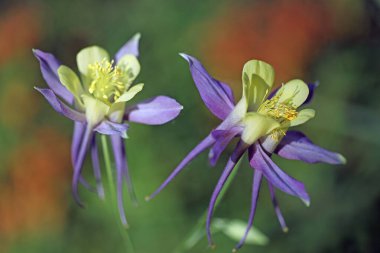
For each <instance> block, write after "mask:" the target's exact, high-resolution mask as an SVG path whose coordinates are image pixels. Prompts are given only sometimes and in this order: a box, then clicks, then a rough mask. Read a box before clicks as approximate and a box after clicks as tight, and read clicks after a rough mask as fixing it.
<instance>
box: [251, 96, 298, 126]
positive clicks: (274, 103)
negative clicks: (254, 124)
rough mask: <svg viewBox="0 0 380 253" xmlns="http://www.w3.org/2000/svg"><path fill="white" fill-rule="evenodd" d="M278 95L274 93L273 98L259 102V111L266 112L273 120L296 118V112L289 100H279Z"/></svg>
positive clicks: (281, 120)
mask: <svg viewBox="0 0 380 253" xmlns="http://www.w3.org/2000/svg"><path fill="white" fill-rule="evenodd" d="M279 99H280V95H275V96H274V97H273V98H271V99H268V100H266V101H265V102H264V103H262V104H261V106H260V108H259V110H258V111H259V112H261V113H263V114H266V115H268V116H270V117H272V118H274V119H275V120H279V121H280V123H282V122H283V121H285V120H287V121H291V120H293V119H295V118H297V115H298V112H297V110H296V108H295V107H294V106H293V105H292V103H291V102H290V101H285V102H281V103H280V102H279Z"/></svg>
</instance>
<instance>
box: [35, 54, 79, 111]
mask: <svg viewBox="0 0 380 253" xmlns="http://www.w3.org/2000/svg"><path fill="white" fill-rule="evenodd" d="M33 54H34V55H35V56H36V58H37V59H38V61H39V62H40V68H41V73H42V76H43V78H44V79H45V81H46V83H47V84H48V85H49V87H50V89H52V90H53V91H54V93H56V94H57V95H58V96H60V97H62V98H63V99H64V100H65V101H66V102H67V103H69V104H72V102H73V99H74V96H73V95H72V94H71V93H70V91H68V90H67V89H66V88H65V87H64V86H63V85H62V84H61V82H60V81H59V77H58V74H57V69H58V68H59V66H60V65H61V64H60V62H59V61H58V60H57V59H56V58H55V57H54V55H52V54H49V53H45V52H43V51H41V50H38V49H34V50H33Z"/></svg>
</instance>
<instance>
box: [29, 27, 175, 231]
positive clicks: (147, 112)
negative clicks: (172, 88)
mask: <svg viewBox="0 0 380 253" xmlns="http://www.w3.org/2000/svg"><path fill="white" fill-rule="evenodd" d="M139 39H140V35H139V34H136V35H135V36H134V37H133V38H132V39H131V40H129V41H128V42H127V43H126V44H125V45H124V46H123V47H122V48H121V49H120V50H119V51H118V52H117V53H116V55H115V57H114V59H113V60H111V59H110V56H109V54H108V52H107V51H106V50H104V49H103V48H101V47H98V46H91V47H87V48H84V49H82V50H81V51H80V52H79V53H78V54H77V58H76V59H77V65H78V70H79V76H78V75H77V74H76V73H75V72H74V71H73V70H71V69H70V68H69V67H67V66H64V65H61V63H60V62H59V61H58V60H57V59H56V58H55V57H54V56H53V55H52V54H50V53H45V52H43V51H41V50H33V52H34V55H35V56H36V58H37V59H38V60H39V62H40V67H41V72H42V75H43V78H44V79H45V81H46V83H47V84H48V86H49V88H36V90H38V91H39V92H40V93H41V94H42V95H43V96H44V97H45V98H46V100H47V101H48V102H49V103H50V105H51V106H52V107H53V109H54V110H55V111H57V112H58V113H60V114H62V115H64V116H66V117H67V118H69V119H71V120H73V121H74V122H75V123H74V134H73V140H72V147H71V155H72V164H73V167H74V175H73V180H72V191H73V195H74V198H75V200H76V202H77V203H78V204H79V205H82V202H81V200H80V197H79V194H78V185H79V183H82V184H83V185H84V186H86V187H87V188H90V185H89V184H88V183H87V182H86V181H85V180H84V179H83V177H82V167H83V162H84V160H85V157H86V154H87V153H88V151H90V153H91V158H92V163H93V170H94V175H95V179H96V182H97V192H98V195H99V196H100V197H104V190H103V186H102V183H101V173H100V165H99V158H98V147H97V140H96V135H97V133H100V134H104V135H109V136H110V139H111V143H112V148H113V153H114V159H115V164H116V176H117V180H116V181H117V183H116V185H117V195H118V196H117V199H118V206H119V213H120V217H121V220H122V222H123V224H124V225H127V221H126V218H125V214H124V207H123V202H122V200H123V196H122V194H123V193H122V187H123V182H124V181H125V182H126V184H127V187H128V190H129V193H130V194H131V196H132V198H134V197H133V196H134V192H133V186H132V182H131V178H130V176H129V170H128V166H127V161H126V152H125V145H124V141H123V138H127V129H128V127H129V125H128V124H127V123H126V122H129V121H130V122H137V123H141V124H147V125H160V124H164V123H166V122H168V121H171V120H172V119H174V118H176V117H177V116H178V114H179V113H180V111H181V110H182V106H181V105H180V104H179V103H178V102H177V101H176V100H174V99H172V98H170V97H166V96H157V97H153V98H151V99H148V100H145V101H142V102H140V103H137V104H135V105H128V106H127V103H128V101H129V100H131V99H132V98H133V97H134V96H135V95H136V94H137V93H138V92H140V91H141V90H142V88H143V84H137V85H133V86H132V83H133V81H134V80H135V79H136V77H137V75H138V74H139V72H140V64H139V61H138V59H137V57H138V54H139V48H138V46H139Z"/></svg>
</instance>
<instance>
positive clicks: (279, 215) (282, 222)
mask: <svg viewBox="0 0 380 253" xmlns="http://www.w3.org/2000/svg"><path fill="white" fill-rule="evenodd" d="M268 186H269V193H270V197H271V199H272V203H273V207H274V211H275V212H276V215H277V219H278V222H279V223H280V225H281V228H282V231H284V232H287V231H288V226H286V222H285V219H284V216H282V213H281V210H280V206H279V205H278V200H277V198H276V193H275V189H274V187H273V185H272V184H271V183H269V182H268Z"/></svg>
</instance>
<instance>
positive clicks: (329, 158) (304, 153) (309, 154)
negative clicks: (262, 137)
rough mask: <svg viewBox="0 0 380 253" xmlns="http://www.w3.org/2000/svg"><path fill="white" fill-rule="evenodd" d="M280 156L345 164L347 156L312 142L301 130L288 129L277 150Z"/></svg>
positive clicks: (312, 161) (305, 160)
mask: <svg viewBox="0 0 380 253" xmlns="http://www.w3.org/2000/svg"><path fill="white" fill-rule="evenodd" d="M275 153H277V154H278V155H279V156H281V157H283V158H286V159H290V160H301V161H304V162H307V163H328V164H344V163H345V158H344V157H343V156H342V155H341V154H338V153H335V152H331V151H328V150H326V149H324V148H321V147H319V146H317V145H315V144H313V143H312V142H311V140H310V139H309V138H307V137H306V135H304V134H303V133H301V132H299V131H288V132H287V133H286V135H285V137H284V138H283V139H282V141H281V142H280V144H279V145H278V147H277V149H276V150H275Z"/></svg>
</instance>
